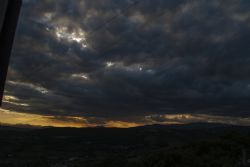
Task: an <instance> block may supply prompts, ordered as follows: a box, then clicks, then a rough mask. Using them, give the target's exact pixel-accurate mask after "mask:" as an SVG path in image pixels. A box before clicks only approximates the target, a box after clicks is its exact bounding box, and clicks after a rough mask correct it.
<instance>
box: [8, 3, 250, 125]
mask: <svg viewBox="0 0 250 167" xmlns="http://www.w3.org/2000/svg"><path fill="white" fill-rule="evenodd" d="M249 9H250V3H249V2H248V1H246V0H228V1H227V2H226V3H225V1H222V0H219V1H218V0H216V1H215V0H210V1H208V0H200V1H198V0H186V1H185V0H178V1H171V0H144V1H132V0H127V1H124V0H118V1H114V0H105V1H103V0H95V1H88V0H86V1H83V0H75V1H70V0H61V1H51V0H46V1H37V0H34V1H31V0H25V1H24V4H23V9H22V17H21V19H20V24H19V30H18V33H17V39H16V43H15V50H14V52H13V56H12V61H11V67H10V73H9V82H8V83H7V87H6V92H7V94H10V95H13V96H16V97H18V98H20V99H22V100H23V101H24V102H26V103H28V104H29V105H30V106H29V107H27V108H22V109H20V111H26V112H31V113H39V114H46V115H56V116H59V117H60V116H63V115H66V116H67V115H69V116H74V115H76V116H88V117H95V118H96V119H101V120H103V119H110V120H112V119H117V120H124V121H129V120H130V121H131V120H133V119H134V121H136V119H139V118H142V117H144V116H146V115H150V114H159V115H160V114H171V113H173V114H179V113H198V114H215V115H224V116H229V115H234V116H247V115H248V110H249V107H250V106H249V103H248V101H249V98H250V77H249V74H250V66H249V63H250V57H249V53H250V47H249V44H250V38H249V37H250V32H249V28H250V23H249V21H250V12H249ZM63 27H64V28H63ZM83 37H84V38H86V39H83ZM83 44H86V45H87V47H85V46H84V45H83ZM44 90H46V91H45V92H44ZM8 107H9V108H13V106H11V105H8ZM14 107H16V106H14ZM126 118H127V119H126Z"/></svg>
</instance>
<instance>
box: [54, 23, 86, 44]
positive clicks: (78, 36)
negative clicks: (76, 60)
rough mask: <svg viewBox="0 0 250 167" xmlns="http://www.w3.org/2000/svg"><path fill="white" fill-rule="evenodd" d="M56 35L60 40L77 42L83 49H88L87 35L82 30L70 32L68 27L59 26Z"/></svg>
mask: <svg viewBox="0 0 250 167" xmlns="http://www.w3.org/2000/svg"><path fill="white" fill-rule="evenodd" d="M55 34H56V37H57V39H58V40H66V41H67V42H76V43H78V44H80V45H81V47H82V48H87V46H88V45H87V42H86V37H85V33H84V31H83V30H82V29H80V28H77V29H74V30H70V29H69V28H68V27H67V26H57V27H56V28H55Z"/></svg>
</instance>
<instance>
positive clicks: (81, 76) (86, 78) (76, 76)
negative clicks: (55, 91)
mask: <svg viewBox="0 0 250 167" xmlns="http://www.w3.org/2000/svg"><path fill="white" fill-rule="evenodd" d="M71 77H73V78H81V79H84V80H88V79H89V77H88V75H87V74H84V73H80V74H72V75H71Z"/></svg>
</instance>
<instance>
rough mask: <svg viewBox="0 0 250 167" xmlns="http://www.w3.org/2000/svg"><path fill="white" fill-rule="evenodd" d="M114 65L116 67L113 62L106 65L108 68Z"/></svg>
mask: <svg viewBox="0 0 250 167" xmlns="http://www.w3.org/2000/svg"><path fill="white" fill-rule="evenodd" d="M113 65H114V63H112V62H107V63H106V66H107V67H112V66H113Z"/></svg>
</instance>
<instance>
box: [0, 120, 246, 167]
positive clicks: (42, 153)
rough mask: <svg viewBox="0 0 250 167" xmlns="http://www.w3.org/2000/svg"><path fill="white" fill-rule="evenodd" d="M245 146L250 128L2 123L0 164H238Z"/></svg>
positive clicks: (163, 166) (14, 166) (174, 166)
mask: <svg viewBox="0 0 250 167" xmlns="http://www.w3.org/2000/svg"><path fill="white" fill-rule="evenodd" d="M242 150H246V152H247V151H249V153H250V128H248V127H239V126H229V125H220V124H199V123H197V124H190V125H175V126H161V125H152V126H144V127H137V128H129V129H116V128H85V129H75V128H44V129H25V128H10V127H6V126H2V127H0V167H235V166H237V164H238V163H239V162H240V161H241V160H242ZM246 156H248V154H247V155H246ZM249 158H250V154H249Z"/></svg>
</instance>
